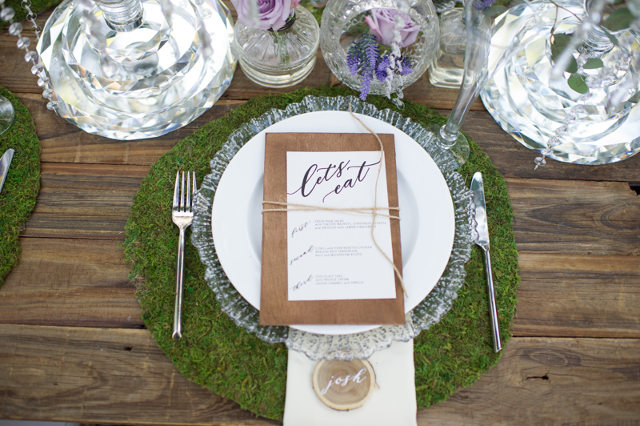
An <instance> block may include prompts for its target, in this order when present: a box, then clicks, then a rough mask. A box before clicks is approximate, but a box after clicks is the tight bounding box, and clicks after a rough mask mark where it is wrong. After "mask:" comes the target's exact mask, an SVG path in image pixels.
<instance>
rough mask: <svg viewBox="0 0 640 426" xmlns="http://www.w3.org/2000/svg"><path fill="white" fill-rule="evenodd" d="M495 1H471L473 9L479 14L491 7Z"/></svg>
mask: <svg viewBox="0 0 640 426" xmlns="http://www.w3.org/2000/svg"><path fill="white" fill-rule="evenodd" d="M494 1H495V0H473V8H474V9H475V10H477V11H479V12H482V11H483V10H487V9H489V8H490V7H491V5H492V4H493V2H494Z"/></svg>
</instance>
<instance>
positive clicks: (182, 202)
mask: <svg viewBox="0 0 640 426" xmlns="http://www.w3.org/2000/svg"><path fill="white" fill-rule="evenodd" d="M180 176H181V179H180V180H181V184H180V211H183V210H184V171H182V172H181V173H180Z"/></svg>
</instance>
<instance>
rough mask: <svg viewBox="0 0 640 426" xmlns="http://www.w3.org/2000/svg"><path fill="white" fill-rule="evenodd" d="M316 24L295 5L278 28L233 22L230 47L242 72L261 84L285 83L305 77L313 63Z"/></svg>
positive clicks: (314, 57) (316, 49)
mask: <svg viewBox="0 0 640 426" xmlns="http://www.w3.org/2000/svg"><path fill="white" fill-rule="evenodd" d="M319 43H320V28H319V27H318V22H317V21H316V18H315V17H314V16H313V15H312V14H311V12H309V11H308V10H306V9H305V8H304V7H302V6H299V7H296V8H295V9H293V10H292V11H291V14H290V15H289V17H288V19H287V20H286V22H285V23H284V26H282V27H281V28H279V29H272V28H269V29H261V28H255V27H252V26H251V25H245V24H243V23H242V22H237V23H236V25H235V40H234V43H233V51H234V53H235V55H236V56H237V57H238V61H239V62H240V68H241V69H242V72H243V73H244V74H245V75H246V76H247V77H248V78H249V79H250V80H251V81H253V82H254V83H256V84H259V85H261V86H265V87H275V88H278V87H289V86H293V85H295V84H297V83H300V82H301V81H302V80H304V79H305V78H307V77H308V76H309V74H310V73H311V71H313V67H314V66H315V64H316V55H317V52H318V45H319Z"/></svg>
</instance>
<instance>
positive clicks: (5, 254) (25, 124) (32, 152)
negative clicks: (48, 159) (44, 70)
mask: <svg viewBox="0 0 640 426" xmlns="http://www.w3.org/2000/svg"><path fill="white" fill-rule="evenodd" d="M0 94H2V96H4V97H5V98H7V99H8V100H9V101H10V102H11V103H12V104H13V108H14V110H15V119H14V121H13V124H12V125H11V127H10V128H9V130H7V131H6V132H5V133H3V134H2V135H0V156H1V155H2V154H3V153H4V152H5V151H6V150H7V149H9V148H13V149H14V150H15V153H14V155H13V161H12V162H11V167H10V168H9V173H8V174H7V178H6V181H5V182H4V187H3V188H2V191H1V192H0V212H2V214H0V286H1V285H2V284H4V280H5V278H6V277H7V275H8V274H9V271H11V268H13V266H14V265H16V264H17V263H18V257H19V256H20V245H19V241H18V237H19V236H20V231H21V230H22V227H23V226H24V224H25V222H26V221H27V219H29V216H30V215H31V212H32V211H33V208H34V207H35V205H36V197H37V196H38V191H39V190H40V141H39V140H38V137H37V136H36V129H35V127H34V126H33V122H32V121H31V114H29V111H28V110H27V108H25V106H24V105H22V103H21V102H20V101H19V100H18V98H17V97H16V96H15V95H14V94H13V93H11V92H9V91H8V90H6V89H0Z"/></svg>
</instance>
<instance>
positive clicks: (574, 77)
mask: <svg viewBox="0 0 640 426" xmlns="http://www.w3.org/2000/svg"><path fill="white" fill-rule="evenodd" d="M567 83H568V84H569V87H571V88H572V89H573V90H574V91H576V92H578V93H580V94H582V95H584V94H585V93H587V92H588V91H589V87H588V86H587V83H586V82H585V81H584V76H582V75H580V74H576V73H573V74H571V76H570V77H569V80H567Z"/></svg>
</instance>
